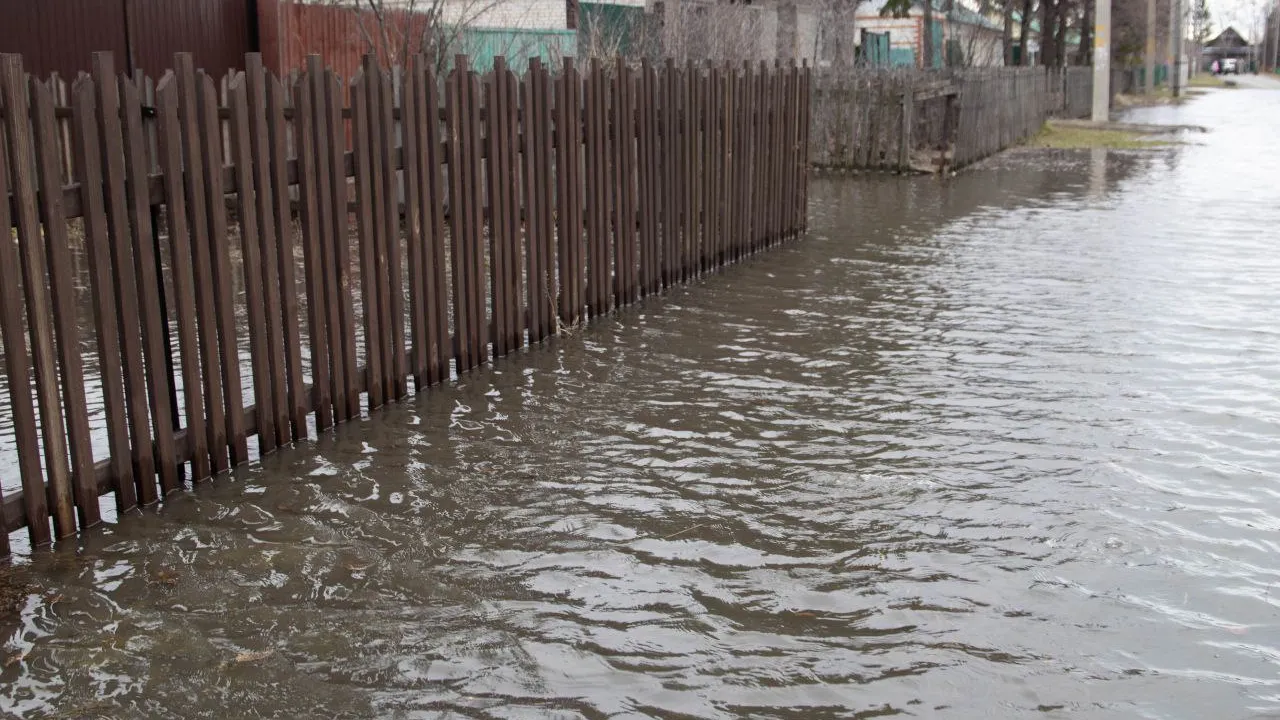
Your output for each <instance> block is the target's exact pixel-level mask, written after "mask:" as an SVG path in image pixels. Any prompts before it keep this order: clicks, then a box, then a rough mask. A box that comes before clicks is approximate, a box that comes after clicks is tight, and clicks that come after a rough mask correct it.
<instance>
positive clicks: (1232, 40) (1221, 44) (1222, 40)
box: [1204, 27, 1249, 48]
mask: <svg viewBox="0 0 1280 720" xmlns="http://www.w3.org/2000/svg"><path fill="white" fill-rule="evenodd" d="M1204 46H1205V47H1206V48H1244V47H1249V41H1248V40H1245V39H1244V38H1243V37H1241V36H1240V33H1238V32H1236V29H1235V28H1233V27H1229V28H1227V29H1226V30H1223V31H1222V32H1220V33H1218V35H1217V37H1215V38H1214V39H1212V40H1210V41H1209V42H1207V43H1205V44H1204Z"/></svg>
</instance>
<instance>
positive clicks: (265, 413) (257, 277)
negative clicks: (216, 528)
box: [228, 73, 276, 453]
mask: <svg viewBox="0 0 1280 720" xmlns="http://www.w3.org/2000/svg"><path fill="white" fill-rule="evenodd" d="M246 84H247V83H246V80H245V76H244V74H243V73H238V74H237V75H236V76H235V78H233V79H232V80H231V84H230V86H229V87H228V96H229V100H230V103H229V106H230V108H231V126H230V132H231V157H232V161H233V164H234V166H235V168H236V185H237V186H238V191H237V192H236V214H237V215H238V216H239V218H240V252H241V258H242V260H243V264H244V292H245V302H246V305H247V307H246V315H247V319H248V333H249V364H250V371H251V372H252V374H253V397H254V405H255V407H256V408H257V410H258V447H259V452H262V453H266V452H269V451H271V450H273V449H275V446H276V434H275V417H274V415H273V413H272V412H271V408H272V403H273V402H274V401H273V398H274V395H275V391H274V389H273V387H272V385H271V365H270V357H269V350H268V345H267V342H268V341H267V318H266V300H265V297H264V292H263V287H262V284H263V275H262V246H261V242H262V238H261V235H260V234H259V228H258V219H259V215H258V209H259V205H260V202H259V200H258V197H257V189H256V187H255V181H254V177H253V175H254V167H253V166H254V158H253V148H252V147H251V145H250V139H249V138H250V135H251V133H252V127H251V125H250V122H249V96H248V91H247V88H246Z"/></svg>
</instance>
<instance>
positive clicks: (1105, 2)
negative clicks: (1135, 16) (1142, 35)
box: [1093, 0, 1111, 123]
mask: <svg viewBox="0 0 1280 720" xmlns="http://www.w3.org/2000/svg"><path fill="white" fill-rule="evenodd" d="M1110 119H1111V0H1097V2H1096V3H1095V7H1094V9H1093V121H1094V122H1096V123H1104V122H1107V121H1108V120H1110Z"/></svg>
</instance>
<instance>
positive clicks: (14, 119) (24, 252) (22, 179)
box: [0, 55, 76, 545]
mask: <svg viewBox="0 0 1280 720" xmlns="http://www.w3.org/2000/svg"><path fill="white" fill-rule="evenodd" d="M27 92H28V88H27V79H26V74H25V72H24V71H23V68H22V58H21V57H20V56H18V55H2V56H0V98H2V99H3V102H4V107H5V111H6V114H5V124H4V135H5V139H6V141H7V143H6V146H5V152H6V153H7V155H8V158H9V168H10V172H11V177H12V188H13V198H14V207H15V210H16V212H15V218H14V219H15V220H17V228H18V230H17V238H18V251H19V259H20V261H21V265H20V266H21V268H22V288H23V291H24V293H25V295H26V305H27V323H28V324H29V325H30V328H31V349H32V358H33V360H34V369H35V380H36V399H37V402H38V403H39V406H40V428H41V438H42V440H43V445H44V465H45V472H46V473H47V475H48V483H49V500H50V504H51V505H52V510H53V521H54V534H55V535H56V536H57V537H66V536H68V535H71V534H73V533H74V532H75V530H76V528H75V507H74V503H73V500H72V491H71V473H70V468H69V466H68V464H67V438H66V435H65V434H64V430H63V416H62V407H61V403H60V402H59V394H58V358H57V354H56V353H57V348H56V347H55V345H54V326H53V322H52V315H53V312H52V309H51V298H50V297H49V293H48V290H47V288H46V276H47V266H48V260H47V258H46V256H45V255H46V249H45V247H44V243H43V237H42V233H41V228H40V217H39V210H38V207H37V204H36V193H37V187H38V178H37V171H36V158H35V157H34V156H33V145H34V142H35V140H34V137H33V133H32V127H31V123H30V122H29V120H28V118H29V114H30V113H29V107H30V105H29V100H28V95H27ZM24 479H25V478H24ZM33 480H35V481H36V482H39V479H38V478H33ZM36 482H32V483H31V485H30V486H29V487H28V488H27V490H26V493H25V495H24V498H25V499H26V500H27V513H28V514H33V513H35V514H36V516H37V517H39V518H40V520H41V522H42V523H43V521H44V518H45V516H44V514H43V508H44V503H45V497H44V488H43V484H36ZM33 492H34V493H39V495H40V497H39V498H32V497H30V496H31V495H32V494H33ZM37 501H38V502H37ZM44 527H45V530H44V531H43V532H41V533H37V532H35V526H34V525H33V532H32V537H31V541H32V543H33V544H36V545H39V544H42V543H45V542H48V540H49V537H48V536H47V535H45V534H44V533H47V525H44Z"/></svg>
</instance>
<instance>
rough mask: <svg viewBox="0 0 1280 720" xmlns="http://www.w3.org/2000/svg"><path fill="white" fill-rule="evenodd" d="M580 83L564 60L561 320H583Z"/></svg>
mask: <svg viewBox="0 0 1280 720" xmlns="http://www.w3.org/2000/svg"><path fill="white" fill-rule="evenodd" d="M581 108H582V80H581V77H580V76H579V73H578V69H577V67H576V66H575V65H574V63H573V60H571V59H566V60H565V63H564V69H563V70H562V72H561V74H560V77H559V78H557V80H556V107H555V136H556V219H557V221H558V230H559V232H558V236H559V241H560V242H559V246H558V248H557V251H558V260H559V280H560V319H561V321H562V322H564V323H565V324H566V325H570V326H572V325H576V324H577V323H578V322H580V321H581V320H582V301H583V298H582V292H581V288H582V274H583V267H582V255H581V248H582V164H581V151H582V124H581V121H580V119H579V118H580V117H581V115H580V112H581Z"/></svg>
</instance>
